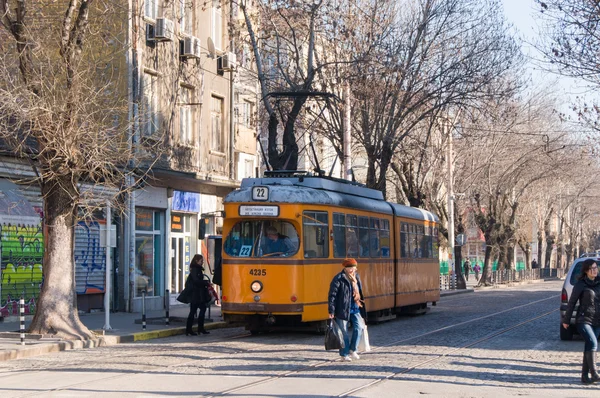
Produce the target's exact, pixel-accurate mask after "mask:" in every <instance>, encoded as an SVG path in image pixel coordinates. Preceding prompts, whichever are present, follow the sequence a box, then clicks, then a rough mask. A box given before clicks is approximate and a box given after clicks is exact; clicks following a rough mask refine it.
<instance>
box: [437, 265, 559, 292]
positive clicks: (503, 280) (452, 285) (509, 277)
mask: <svg viewBox="0 0 600 398" xmlns="http://www.w3.org/2000/svg"><path fill="white" fill-rule="evenodd" d="M567 271H568V269H567V268H536V269H524V270H520V271H516V270H514V269H503V270H498V271H492V278H491V281H492V285H493V286H497V285H503V284H508V283H515V282H523V281H532V280H540V279H546V278H563V277H564V276H565V275H566V274H567ZM469 275H470V277H472V278H475V275H474V274H472V273H471V274H469ZM455 289H456V274H452V275H440V290H455Z"/></svg>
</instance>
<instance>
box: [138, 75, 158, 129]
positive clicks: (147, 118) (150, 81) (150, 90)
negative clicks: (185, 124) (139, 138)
mask: <svg viewBox="0 0 600 398" xmlns="http://www.w3.org/2000/svg"><path fill="white" fill-rule="evenodd" d="M142 84H143V87H142V90H143V99H142V117H143V124H144V129H143V132H144V135H145V136H147V137H150V136H153V135H155V134H156V133H157V132H158V77H156V75H153V74H151V73H144V77H143V81H142Z"/></svg>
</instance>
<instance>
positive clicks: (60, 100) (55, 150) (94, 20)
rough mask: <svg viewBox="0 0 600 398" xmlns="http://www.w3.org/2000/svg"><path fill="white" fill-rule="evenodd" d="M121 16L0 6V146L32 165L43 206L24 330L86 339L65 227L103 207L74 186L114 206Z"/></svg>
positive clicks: (125, 152)
mask: <svg viewBox="0 0 600 398" xmlns="http://www.w3.org/2000/svg"><path fill="white" fill-rule="evenodd" d="M128 17H129V16H128V15H127V10H126V8H122V7H120V6H118V5H115V3H114V2H112V1H108V0H96V1H94V0H69V1H67V0H64V1H58V2H56V1H53V2H45V1H33V0H19V1H11V0H0V21H1V23H2V25H1V27H0V38H1V40H0V53H1V55H0V57H1V58H0V75H2V76H3V77H4V80H3V81H2V82H0V140H1V141H2V145H3V146H4V148H5V149H7V150H8V151H9V152H10V153H11V154H13V155H14V156H17V157H18V158H21V159H23V160H25V161H27V162H29V163H30V164H31V166H32V167H33V168H34V170H35V172H36V175H37V178H36V179H35V182H36V183H37V184H39V186H40V188H41V193H42V195H43V199H44V213H43V228H44V238H45V239H44V263H43V285H42V289H41V293H40V297H39V302H38V303H37V307H36V313H35V316H34V319H33V321H32V323H31V326H30V331H31V332H32V333H41V334H48V333H52V334H57V335H59V336H62V337H67V338H90V337H92V333H91V332H90V331H89V330H88V329H87V328H86V327H85V326H84V325H83V324H82V323H81V322H80V320H79V317H78V312H77V307H76V304H75V302H76V296H75V287H74V280H73V279H74V278H73V275H74V259H73V244H74V226H75V225H76V222H77V216H78V211H79V209H80V208H81V206H84V205H85V206H92V207H93V206H98V205H102V204H103V203H102V204H100V203H98V198H97V197H96V198H95V196H94V190H84V189H82V184H84V183H86V184H90V185H92V186H94V185H95V186H96V190H97V191H98V190H100V191H103V192H105V194H106V196H104V197H103V199H104V198H109V199H114V197H115V194H117V193H118V192H120V189H121V187H122V184H123V181H124V178H125V174H126V173H127V170H126V169H125V168H124V167H125V166H126V165H127V162H128V161H129V159H130V158H131V149H130V142H129V141H128V131H129V130H128V129H129V125H128V120H127V98H128V97H127V91H126V88H127V86H126V81H127V79H126V67H125V66H124V64H123V60H124V59H125V58H124V51H125V50H126V48H125V46H124V45H123V40H122V37H124V32H126V26H127V20H128ZM119 33H123V36H119V35H118V34H119ZM94 198H95V200H94ZM103 201H104V200H102V202H103Z"/></svg>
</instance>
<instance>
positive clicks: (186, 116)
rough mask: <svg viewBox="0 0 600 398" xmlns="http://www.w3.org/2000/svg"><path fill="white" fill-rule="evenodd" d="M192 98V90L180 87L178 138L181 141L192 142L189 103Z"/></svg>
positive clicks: (184, 142)
mask: <svg viewBox="0 0 600 398" xmlns="http://www.w3.org/2000/svg"><path fill="white" fill-rule="evenodd" d="M192 98H194V95H193V90H191V89H189V88H187V87H181V94H180V100H179V102H180V105H179V139H180V141H181V143H183V144H187V143H191V142H192V108H191V105H190V103H191V102H192V101H191V100H192Z"/></svg>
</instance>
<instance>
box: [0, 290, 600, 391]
mask: <svg viewBox="0 0 600 398" xmlns="http://www.w3.org/2000/svg"><path fill="white" fill-rule="evenodd" d="M561 285H562V281H550V282H544V283H535V284H529V285H521V286H514V287H509V288H499V289H489V290H481V291H476V292H475V293H471V294H460V295H455V296H448V297H444V298H443V299H442V301H441V302H439V303H438V305H437V306H435V307H432V308H431V311H430V312H429V313H428V314H426V315H423V316H416V317H401V318H398V319H397V320H394V321H390V322H387V323H383V324H377V325H370V326H369V334H370V340H371V346H372V348H373V350H372V351H371V352H370V353H366V354H363V355H361V358H360V360H357V361H353V362H351V363H345V362H340V361H338V358H339V357H338V356H337V353H336V352H326V351H325V350H324V348H323V336H320V335H316V334H308V333H307V334H301V333H272V334H260V335H257V336H251V335H250V334H249V333H247V332H246V331H244V330H243V329H242V328H232V329H219V330H213V331H212V333H211V334H210V335H207V336H189V337H186V336H175V337H171V338H165V339H157V340H151V341H147V342H142V343H133V344H121V345H117V346H111V347H102V348H96V349H88V350H78V351H66V352H60V353H55V354H48V355H43V356H38V357H34V358H28V359H20V360H13V361H6V362H3V363H2V368H1V370H0V377H1V380H2V382H1V383H0V395H2V396H3V397H24V396H44V397H47V396H52V397H75V396H77V397H82V396H159V395H165V396H167V395H168V396H235V397H281V396H285V397H307V396H311V397H330V396H352V397H409V396H415V397H416V396H421V395H425V394H426V395H431V396H450V397H459V396H460V397H462V396H469V397H492V396H493V397H497V396H556V397H564V396H577V397H588V396H589V397H592V396H598V394H599V392H600V386H583V385H581V384H580V381H579V377H580V370H581V366H580V361H581V352H582V350H583V342H582V341H581V340H580V339H578V338H576V339H575V340H574V341H572V342H562V341H560V340H559V338H558V327H559V320H558V316H559V315H558V307H559V300H560V297H559V293H560V288H561Z"/></svg>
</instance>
